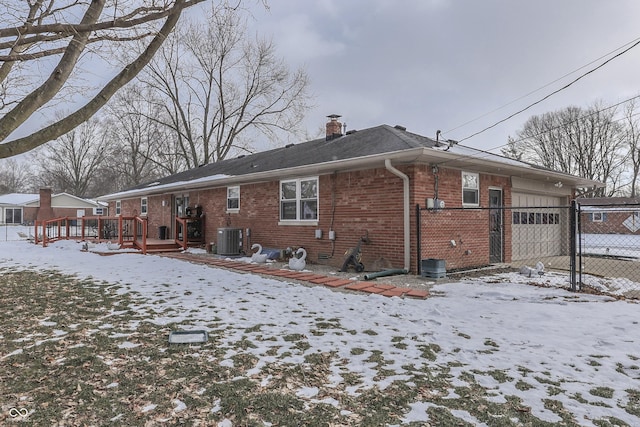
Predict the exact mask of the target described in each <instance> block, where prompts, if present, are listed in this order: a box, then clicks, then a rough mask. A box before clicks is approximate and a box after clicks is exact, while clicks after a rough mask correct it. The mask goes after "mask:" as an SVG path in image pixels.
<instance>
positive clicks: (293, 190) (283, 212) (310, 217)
mask: <svg viewBox="0 0 640 427" xmlns="http://www.w3.org/2000/svg"><path fill="white" fill-rule="evenodd" d="M317 219H318V178H317V177H316V178H301V179H291V180H287V181H280V220H281V221H317Z"/></svg>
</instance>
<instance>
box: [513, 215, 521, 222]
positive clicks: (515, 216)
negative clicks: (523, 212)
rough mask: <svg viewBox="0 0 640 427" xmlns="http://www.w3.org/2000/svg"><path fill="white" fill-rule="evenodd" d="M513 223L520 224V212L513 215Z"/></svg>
mask: <svg viewBox="0 0 640 427" xmlns="http://www.w3.org/2000/svg"><path fill="white" fill-rule="evenodd" d="M513 223H514V224H520V212H514V213H513Z"/></svg>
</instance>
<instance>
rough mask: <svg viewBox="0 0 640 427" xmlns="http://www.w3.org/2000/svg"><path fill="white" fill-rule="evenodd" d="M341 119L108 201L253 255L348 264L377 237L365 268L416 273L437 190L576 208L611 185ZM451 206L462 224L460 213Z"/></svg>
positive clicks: (160, 230)
mask: <svg viewBox="0 0 640 427" xmlns="http://www.w3.org/2000/svg"><path fill="white" fill-rule="evenodd" d="M338 118H339V116H330V120H329V122H328V123H327V133H326V138H322V139H317V140H313V141H308V142H304V143H300V144H290V145H287V146H286V147H282V148H277V149H273V150H269V151H264V152H260V153H256V154H252V155H246V156H245V155H242V156H239V157H237V158H233V159H227V160H224V161H220V162H216V163H211V164H207V165H203V166H201V167H199V168H195V169H191V170H188V171H185V172H182V173H178V174H175V175H171V176H168V177H165V178H162V179H159V180H157V181H154V182H151V183H147V184H144V185H139V186H137V187H133V188H130V189H128V190H126V191H122V192H119V193H115V194H109V195H106V196H103V197H100V198H99V199H100V200H103V201H107V202H109V208H110V212H111V213H112V214H116V215H120V214H121V215H123V216H133V215H138V216H142V217H146V218H147V220H148V225H149V228H148V230H149V231H148V234H149V237H158V236H163V234H164V233H165V232H166V233H167V236H168V237H170V238H178V237H181V232H182V227H181V226H180V223H179V222H178V221H176V219H175V218H176V217H179V218H180V217H182V218H184V217H192V218H194V221H195V222H193V223H192V224H193V227H192V226H191V225H190V226H189V227H188V228H189V230H188V231H187V232H188V233H192V231H193V230H196V234H197V233H198V232H200V233H201V235H202V237H201V238H198V239H194V241H195V242H196V243H202V244H210V243H216V242H219V239H218V238H219V237H220V236H221V235H226V233H227V230H228V229H229V228H231V229H237V230H239V232H240V233H241V236H242V243H241V245H242V248H243V249H244V250H245V251H246V252H249V251H250V247H251V243H260V244H261V245H262V246H264V247H269V248H278V249H284V248H287V247H291V248H295V247H298V246H301V247H304V248H305V249H306V250H307V253H308V258H307V260H308V261H311V262H320V263H325V264H330V265H334V266H336V267H339V266H341V265H342V262H343V260H344V254H345V251H347V250H348V249H349V248H352V247H354V246H355V245H356V244H357V242H358V241H359V239H360V238H361V237H362V236H365V235H367V236H368V238H369V240H370V242H369V243H368V244H367V245H363V263H364V264H365V267H371V266H372V265H374V264H373V261H374V260H377V259H379V258H383V259H384V260H386V264H387V265H389V264H391V266H393V267H394V268H406V269H409V270H411V271H414V272H415V271H417V268H418V261H417V259H418V258H419V255H418V254H417V253H416V251H417V249H416V248H417V247H418V242H417V218H416V214H415V212H416V206H421V207H424V206H425V205H426V204H428V203H434V201H433V199H438V200H437V202H438V203H439V204H440V206H441V204H442V203H444V205H445V206H446V207H447V208H454V207H457V208H460V210H463V209H464V210H474V208H476V210H477V208H480V207H489V205H490V203H491V205H492V206H520V207H524V206H548V205H567V204H568V203H569V199H570V198H571V197H573V196H574V193H575V189H576V188H579V187H580V188H582V187H594V186H600V185H601V184H600V183H598V182H595V181H591V180H586V179H582V178H578V177H574V176H570V175H567V174H563V173H558V172H554V171H549V170H546V169H542V168H539V167H536V166H532V165H529V164H526V163H523V162H519V161H515V160H512V159H507V158H505V157H502V156H498V155H495V154H491V153H488V152H483V151H479V150H475V149H472V148H468V147H463V146H460V145H455V144H454V143H452V142H451V143H450V141H438V140H434V139H431V138H427V137H424V136H421V135H417V134H415V133H411V132H409V131H407V130H406V129H405V128H403V127H401V126H395V127H392V126H388V125H381V126H377V127H373V128H369V129H364V130H358V131H349V132H347V134H346V135H342V125H341V123H340V122H339V121H338ZM428 199H429V200H428ZM458 212H460V211H458ZM448 214H449V213H448ZM450 215H451V219H452V220H453V221H455V220H456V215H457V214H456V211H455V210H452V211H450ZM509 215H510V214H509ZM190 224H191V223H190ZM553 226H555V224H553ZM489 228H490V226H489V222H488V220H486V222H483V223H482V225H481V226H480V227H479V226H478V225H477V224H476V225H474V226H467V227H465V225H464V224H460V228H459V229H460V230H464V232H465V233H473V234H486V235H488V234H489ZM156 230H157V231H156ZM156 233H157V234H156ZM502 233H503V237H504V243H501V244H511V239H512V236H511V233H512V230H511V228H510V227H509V228H508V229H505V230H504V231H502ZM197 237H200V236H197ZM437 237H438V236H432V238H437ZM441 237H442V236H441ZM422 239H423V240H424V239H425V237H424V236H422ZM487 240H488V239H487ZM447 241H448V240H447ZM511 257H512V254H511V250H509V251H504V254H501V255H500V258H501V261H505V262H506V261H509V260H510V258H511ZM488 261H489V260H488V259H487V260H486V261H485V262H488Z"/></svg>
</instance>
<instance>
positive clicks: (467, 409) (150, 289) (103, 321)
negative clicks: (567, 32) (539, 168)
mask: <svg viewBox="0 0 640 427" xmlns="http://www.w3.org/2000/svg"><path fill="white" fill-rule="evenodd" d="M80 248H81V245H80V244H78V243H75V242H58V243H56V244H54V245H52V246H51V247H49V248H44V249H43V248H42V247H39V246H35V245H33V244H30V243H28V242H19V241H8V242H0V274H1V276H0V316H1V317H0V326H1V329H0V340H1V342H2V347H1V348H0V363H2V366H3V367H4V368H5V369H4V370H3V372H4V374H3V376H2V381H1V385H2V387H1V388H0V410H1V412H0V423H3V424H6V423H7V422H8V421H20V420H25V421H28V422H30V423H32V424H34V425H53V424H55V423H56V422H58V423H60V424H61V425H104V424H116V425H145V423H149V424H154V423H159V422H165V423H168V424H169V425H171V424H178V423H188V424H190V425H219V426H240V425H242V426H244V425H255V426H263V425H267V426H269V425H274V426H275V425H278V426H299V425H319V426H320V425H326V426H329V425H353V426H356V425H369V426H379V425H408V426H410V425H414V426H416V425H427V423H429V424H430V425H447V426H448V425H469V426H471V425H473V426H475V425H481V426H482V425H486V426H518V425H531V426H543V425H558V424H561V425H568V426H574V425H575V426H590V425H595V426H614V425H616V426H627V425H628V426H636V425H640V343H639V340H638V334H637V330H638V327H639V326H638V322H639V321H640V306H639V305H638V304H636V303H635V302H633V301H624V300H615V299H613V298H611V297H605V296H596V295H585V294H574V293H569V292H567V291H566V290H563V289H560V288H557V287H555V286H551V287H539V286H530V285H525V284H518V283H509V282H504V280H509V278H513V279H516V277H515V276H505V277H502V278H500V277H499V278H485V279H477V280H473V281H467V282H462V283H452V284H443V285H436V286H435V287H434V288H433V289H432V292H433V293H434V294H435V296H434V297H432V298H429V299H426V300H416V299H400V298H386V297H381V296H377V295H363V294H352V293H345V292H339V291H332V290H329V289H327V288H323V287H320V286H317V287H307V286H303V285H298V284H290V283H286V282H280V281H276V280H271V279H265V278H262V277H259V276H255V275H251V274H241V273H235V272H230V271H225V270H220V269H214V268H211V267H208V266H204V265H198V264H190V263H187V262H184V261H180V260H175V259H167V258H162V257H158V256H143V255H138V254H117V255H112V256H100V255H97V254H94V253H88V252H81V250H80ZM512 281H515V280H512ZM528 281H529V282H534V283H536V282H537V281H539V282H540V284H544V285H545V286H548V285H549V283H550V282H549V280H548V278H547V277H545V276H543V277H541V278H540V277H536V278H532V279H528ZM199 329H204V330H206V331H208V334H209V341H208V342H207V343H206V344H202V345H193V344H190V345H189V344H177V345H169V343H168V335H169V332H171V331H172V330H199Z"/></svg>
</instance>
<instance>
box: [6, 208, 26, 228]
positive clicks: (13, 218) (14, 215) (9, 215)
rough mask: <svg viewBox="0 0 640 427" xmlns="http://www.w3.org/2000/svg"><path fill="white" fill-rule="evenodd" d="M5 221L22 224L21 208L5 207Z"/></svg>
mask: <svg viewBox="0 0 640 427" xmlns="http://www.w3.org/2000/svg"><path fill="white" fill-rule="evenodd" d="M4 215H5V223H7V224H22V208H6V209H5V210H4Z"/></svg>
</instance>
